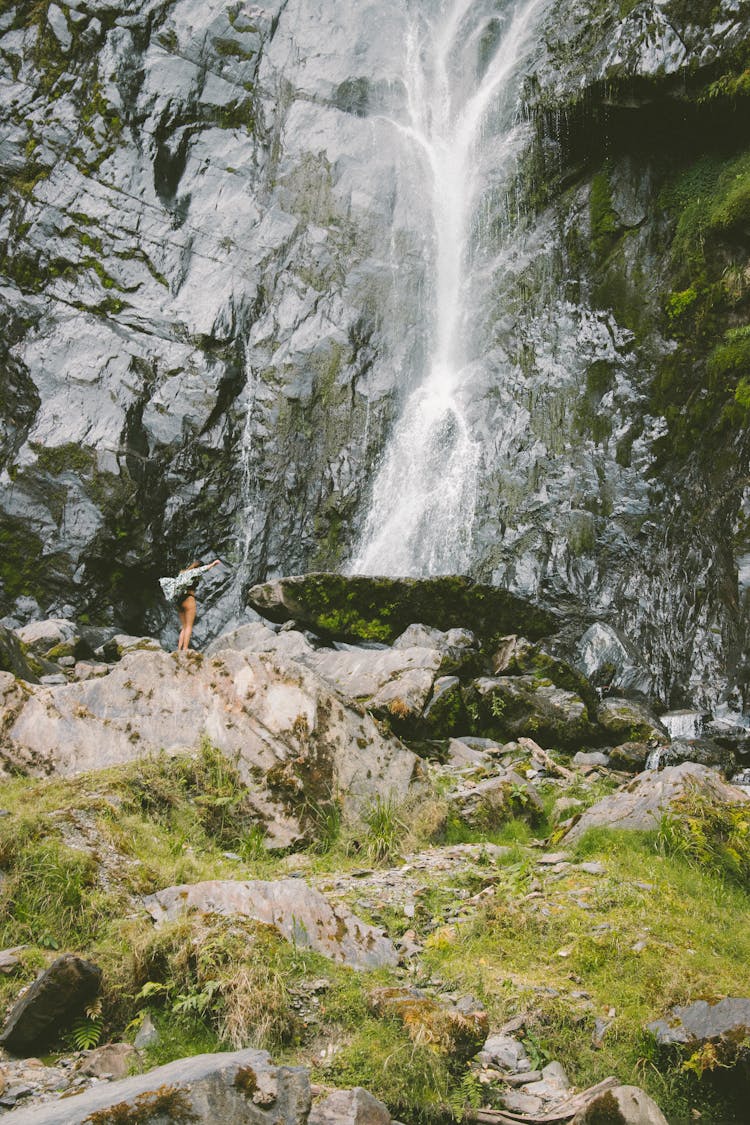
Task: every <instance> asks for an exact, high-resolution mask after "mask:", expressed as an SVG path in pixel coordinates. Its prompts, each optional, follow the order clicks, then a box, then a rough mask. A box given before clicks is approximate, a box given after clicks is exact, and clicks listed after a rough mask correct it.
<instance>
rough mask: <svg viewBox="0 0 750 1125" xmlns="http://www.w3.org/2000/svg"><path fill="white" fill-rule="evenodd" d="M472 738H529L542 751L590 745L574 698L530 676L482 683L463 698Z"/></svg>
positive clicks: (594, 734)
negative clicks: (478, 735) (538, 744)
mask: <svg viewBox="0 0 750 1125" xmlns="http://www.w3.org/2000/svg"><path fill="white" fill-rule="evenodd" d="M464 700H465V706H466V710H467V712H468V714H469V715H470V716H471V719H472V728H473V731H474V733H476V734H481V735H487V736H489V737H491V738H498V739H502V740H507V739H514V738H521V737H526V738H533V739H534V740H535V741H536V742H539V743H540V745H542V746H545V747H565V748H569V749H573V748H578V747H580V746H583V745H589V744H592V743H596V741H597V739H598V737H599V732H598V731H597V728H596V727H595V726H594V725H593V724H592V723H591V721H590V720H589V717H588V712H587V710H586V704H585V703H584V701H583V700H582V699H581V697H580V696H579V695H575V694H574V693H573V692H570V691H564V690H563V689H562V688H557V687H555V686H554V684H552V682H551V681H550V680H546V681H545V680H544V679H541V678H537V677H534V676H497V677H483V678H480V679H478V680H474V682H473V683H472V684H471V685H470V686H469V687H468V688H467V689H466V690H465V692H464Z"/></svg>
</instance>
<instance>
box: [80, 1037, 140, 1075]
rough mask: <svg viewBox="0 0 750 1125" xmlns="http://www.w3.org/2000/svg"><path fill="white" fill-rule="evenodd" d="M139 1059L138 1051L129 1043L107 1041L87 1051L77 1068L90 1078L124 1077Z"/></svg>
mask: <svg viewBox="0 0 750 1125" xmlns="http://www.w3.org/2000/svg"><path fill="white" fill-rule="evenodd" d="M139 1061H140V1059H139V1056H138V1051H137V1050H136V1049H135V1047H133V1046H131V1045H130V1043H107V1044H106V1045H105V1046H104V1047H97V1048H96V1049H95V1050H93V1051H87V1052H86V1056H85V1058H84V1059H83V1060H82V1061H81V1063H80V1065H79V1066H78V1070H79V1071H80V1073H81V1074H85V1075H88V1076H89V1077H91V1078H125V1077H126V1076H127V1075H128V1074H129V1073H130V1072H131V1069H132V1068H133V1066H135V1065H137V1064H138V1063H139Z"/></svg>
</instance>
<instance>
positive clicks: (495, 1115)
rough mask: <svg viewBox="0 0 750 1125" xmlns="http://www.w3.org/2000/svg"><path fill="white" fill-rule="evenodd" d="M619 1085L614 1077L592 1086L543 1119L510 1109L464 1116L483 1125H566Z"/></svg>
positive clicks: (465, 1119)
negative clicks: (598, 1098) (565, 1124)
mask: <svg viewBox="0 0 750 1125" xmlns="http://www.w3.org/2000/svg"><path fill="white" fill-rule="evenodd" d="M619 1085H620V1083H619V1080H618V1079H617V1078H613V1077H612V1076H610V1077H609V1078H605V1079H604V1080H603V1081H602V1082H598V1083H597V1084H596V1086H590V1087H589V1089H588V1090H582V1091H581V1093H580V1094H574V1095H573V1097H572V1098H568V1100H567V1101H566V1102H563V1103H562V1105H559V1106H557V1108H556V1109H554V1110H553V1111H552V1112H551V1113H545V1114H543V1115H542V1116H541V1117H538V1116H535V1115H532V1116H529V1115H528V1114H525V1113H512V1112H511V1110H509V1109H472V1110H469V1111H468V1112H467V1113H466V1114H465V1115H464V1121H477V1122H480V1123H481V1125H564V1122H566V1121H571V1120H572V1119H573V1118H574V1117H575V1115H576V1114H577V1113H580V1111H581V1110H582V1109H585V1108H586V1106H587V1105H588V1104H589V1102H590V1101H593V1100H594V1098H596V1097H598V1096H599V1094H603V1093H604V1092H605V1090H611V1089H613V1088H614V1087H615V1086H619Z"/></svg>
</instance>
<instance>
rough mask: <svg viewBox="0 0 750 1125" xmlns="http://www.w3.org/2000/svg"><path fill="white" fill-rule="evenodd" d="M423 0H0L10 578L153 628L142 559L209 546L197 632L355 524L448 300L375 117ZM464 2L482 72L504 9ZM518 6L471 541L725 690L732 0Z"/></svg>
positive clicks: (729, 671) (321, 553)
mask: <svg viewBox="0 0 750 1125" xmlns="http://www.w3.org/2000/svg"><path fill="white" fill-rule="evenodd" d="M418 7H419V6H418V5H416V6H415V8H414V11H411V10H410V11H405V10H404V6H403V5H401V4H396V3H385V4H382V3H381V4H378V5H374V4H372V5H371V4H364V5H358V6H357V10H356V12H355V11H354V10H353V9H352V7H351V5H347V4H345V3H343V0H281V2H274V3H269V4H268V5H267V6H266V7H265V8H263V9H261V8H258V7H254V6H251V5H243V4H241V3H237V4H233V5H230V6H229V7H226V6H224V5H219V4H215V3H202V4H200V5H198V4H194V3H192V2H190V0H176V2H164V3H155V2H154V3H152V2H149V0H143V2H133V3H131V4H129V5H127V6H123V5H117V6H115V5H110V4H108V3H106V2H101V0H86V2H81V3H79V4H77V5H76V6H74V7H69V6H67V5H63V4H59V5H58V4H55V3H52V4H47V3H43V4H33V5H32V4H31V3H18V4H11V5H6V6H5V7H4V9H3V13H2V15H1V16H0V29H1V30H0V56H1V57H2V60H3V74H4V77H3V79H2V82H1V83H0V93H1V95H2V101H3V105H4V122H5V124H4V125H3V129H2V136H1V143H0V173H1V174H2V185H1V187H2V218H0V256H1V257H2V270H3V275H4V280H3V284H2V287H1V288H0V316H1V317H2V328H3V331H2V344H1V345H0V347H1V348H2V351H1V353H0V363H2V377H3V385H4V390H3V395H2V402H1V403H0V465H1V467H2V481H3V490H2V498H1V499H0V503H1V505H2V523H1V524H0V534H1V535H2V551H1V552H0V580H2V591H1V603H0V608H2V609H3V610H4V611H5V612H6V613H10V614H12V615H15V617H16V619H21V618H23V617H24V616H27V615H28V614H30V613H33V612H34V605H33V602H31V601H29V599H30V598H31V599H35V600H36V602H37V603H38V604H39V605H40V606H41V608H42V610H43V611H44V612H45V613H49V612H52V613H59V612H63V611H64V615H70V614H71V613H73V612H75V613H77V614H79V615H80V614H85V615H88V616H89V617H90V618H91V620H92V621H95V622H96V621H105V620H108V619H113V620H115V621H116V622H117V623H118V624H119V625H121V626H123V627H125V628H127V629H130V630H132V631H140V630H142V629H143V628H144V627H149V628H150V629H152V630H157V629H159V628H161V627H162V625H163V623H164V620H165V611H164V610H163V609H162V608H160V603H159V598H158V587H157V585H156V582H155V579H156V577H157V576H158V575H159V574H163V573H168V572H170V570H173V569H174V568H175V567H176V566H177V565H178V564H179V565H181V564H184V562H185V561H186V559H187V557H188V556H190V557H192V556H193V555H196V554H199V553H203V552H208V551H209V550H212V551H216V552H219V553H222V554H223V555H224V556H226V557H227V558H228V560H229V561H230V562H231V563H232V564H233V570H232V572H231V577H229V578H225V580H224V582H223V584H222V583H220V582H217V585H216V587H215V588H213V589H210V588H209V598H208V601H209V603H210V604H211V609H210V611H209V614H208V616H207V618H206V621H205V628H206V631H208V632H211V631H212V630H215V629H216V628H217V627H218V626H219V625H220V624H222V623H224V622H226V621H227V620H228V619H229V618H230V617H232V616H233V614H234V613H235V612H236V610H237V607H238V605H239V604H240V602H241V595H242V590H243V588H244V587H245V586H246V585H247V584H248V583H249V582H250V581H251V580H257V579H258V578H262V577H265V576H266V575H267V574H274V573H279V572H280V571H285V572H287V573H288V572H293V571H300V570H307V569H311V568H313V567H333V566H341V565H345V564H346V562H347V560H348V559H349V558H351V556H352V555H353V553H354V551H355V547H356V544H357V542H358V539H359V537H360V535H361V533H362V530H363V527H364V523H365V518H366V514H367V510H368V504H369V497H370V490H371V485H372V479H373V474H374V470H375V467H376V465H377V462H378V459H379V458H380V457H381V456H382V454H383V452H384V450H385V449H386V448H387V442H388V436H389V433H390V432H391V429H392V426H393V423H394V421H395V419H396V418H397V417H398V415H399V412H400V410H401V407H402V405H403V402H404V399H405V397H406V395H407V394H408V393H409V391H410V390H412V389H413V388H414V386H415V385H417V384H418V383H419V381H420V379H421V377H422V373H423V371H424V369H425V364H426V362H427V360H426V355H427V352H428V350H429V346H430V337H431V333H432V329H433V317H434V311H433V297H434V294H433V286H434V276H433V275H434V255H435V245H434V237H433V232H432V230H431V227H430V221H429V215H428V214H427V213H426V210H425V206H424V196H425V191H426V189H425V181H424V168H423V162H422V161H421V159H420V157H419V154H418V153H416V152H415V149H414V146H413V145H412V144H410V143H409V138H408V136H406V130H404V129H400V130H399V129H398V128H394V122H396V123H402V124H403V122H404V121H405V120H406V113H407V106H406V101H407V94H406V86H405V83H404V67H405V61H404V59H405V49H406V48H405V44H406V43H407V40H408V37H409V28H410V26H411V22H412V21H413V19H415V18H416V11H417V8H418ZM476 7H477V8H480V7H481V8H482V13H480V14H481V20H480V21H479V24H478V25H477V26H478V27H479V29H480V30H481V34H480V33H479V32H477V35H476V37H475V38H474V39H470V40H469V41H468V42H467V43H466V44H464V46H463V47H462V51H463V55H462V59H463V62H464V63H465V70H466V73H467V74H469V75H470V74H471V73H473V70H474V71H476V73H477V74H481V73H483V72H484V70H485V69H486V67H487V65H488V59H491V57H492V53H493V51H494V50H495V48H496V45H497V43H498V42H499V41H500V40H501V39H502V34H503V28H504V27H505V23H504V20H505V21H507V18H508V13H509V11H510V8H507V9H506V8H505V7H503V6H502V5H498V6H495V5H489V4H488V5H485V6H482V5H481V4H480V5H476ZM485 7H486V11H485V10H484V9H485ZM430 12H431V7H430V5H427V4H425V5H424V13H423V15H424V16H429V15H430ZM534 19H536V20H537V21H538V26H537V29H536V31H535V33H534V37H533V45H532V47H531V48H530V49H529V51H528V52H527V55H526V56H525V58H526V61H525V63H524V67H525V71H526V74H527V77H526V81H525V84H522V82H521V78H522V75H519V80H518V91H519V92H520V101H519V105H518V110H519V114H517V115H516V116H517V120H520V121H526V122H527V124H526V125H525V126H524V127H523V128H521V130H520V132H519V134H518V136H519V139H518V144H517V149H518V153H519V157H518V165H517V175H516V176H515V186H513V185H511V189H510V190H509V189H508V185H507V184H506V183H500V184H499V185H498V184H497V183H496V182H494V181H493V175H494V174H495V173H494V172H493V170H496V168H497V167H498V166H499V165H498V161H499V159H500V158H499V156H498V155H497V153H498V151H499V149H500V147H501V144H500V141H501V137H500V135H499V133H498V129H499V127H500V126H499V125H498V123H497V122H496V121H495V117H497V116H498V115H497V114H495V115H494V116H493V114H492V113H490V116H489V118H488V121H487V125H486V128H485V130H484V133H483V141H482V151H481V162H482V169H483V175H484V177H485V179H484V187H483V190H482V192H481V193H480V196H479V197H478V201H477V213H476V218H475V220H473V221H472V236H471V246H470V253H471V255H472V261H473V263H474V268H473V270H472V271H471V272H470V274H469V277H470V299H469V300H468V302H467V307H470V308H471V310H472V311H471V316H470V317H469V318H468V323H467V325H466V330H465V334H466V338H467V340H470V341H471V348H470V349H469V350H470V353H471V354H470V356H469V364H468V366H467V378H466V382H465V388H464V399H465V403H464V405H465V411H466V417H467V419H468V421H469V423H470V426H471V430H472V433H473V434H474V435H475V439H476V440H477V441H478V443H479V449H480V453H479V461H478V472H477V481H478V487H477V496H476V517H475V521H474V528H473V538H472V543H471V558H472V559H473V565H472V570H473V573H474V575H475V576H476V577H481V578H484V579H490V580H492V581H494V582H497V583H501V584H507V585H509V586H511V587H512V588H513V589H515V590H517V591H519V592H522V593H527V594H529V593H531V594H534V595H539V594H541V595H543V596H544V597H545V598H546V599H547V600H549V601H550V602H552V603H556V604H557V605H559V606H563V607H564V606H568V607H570V606H571V605H575V606H576V607H577V608H578V609H579V610H582V612H583V615H584V616H590V617H594V616H598V617H602V618H604V619H607V620H609V621H611V622H612V623H613V624H616V625H619V626H621V627H623V628H624V629H625V631H626V632H627V633H628V634H629V635H630V637H631V639H632V640H634V641H635V643H636V644H637V645H638V646H639V647H640V648H641V649H642V650H643V652H644V653H645V655H646V657H647V659H648V660H649V662H650V664H651V666H652V668H653V669H654V689H655V691H657V692H658V693H660V694H661V695H662V696H663V697H664V698H667V697H670V696H671V697H672V699H673V701H674V702H681V701H682V700H683V699H684V698H685V697H686V696H693V697H694V698H697V699H698V700H699V701H703V702H706V703H709V704H712V705H715V704H716V703H717V702H718V701H720V700H721V699H722V698H723V697H725V696H727V693H728V692H729V693H731V692H732V690H734V689H736V690H734V695H733V696H732V698H731V705H732V706H733V707H736V708H741V707H742V704H743V700H742V691H743V690H744V688H743V683H744V673H743V670H742V665H743V660H744V656H743V653H744V646H745V633H744V624H743V622H744V603H743V597H744V579H743V576H744V574H745V571H746V569H747V568H746V566H745V560H746V558H747V557H748V555H750V547H748V543H747V541H746V531H745V523H746V521H745V519H744V515H743V513H744V511H745V509H746V508H747V507H748V504H747V503H746V501H745V497H744V492H743V489H744V479H745V477H746V469H747V450H746V440H745V436H744V435H745V430H746V421H747V410H748V408H749V407H750V383H748V382H747V381H746V380H745V377H744V374H743V372H746V370H747V361H748V359H749V358H750V344H748V337H747V335H746V333H745V332H744V326H745V324H746V322H747V320H748V315H747V306H748V302H747V294H748V287H749V286H750V282H749V281H748V277H747V275H748V229H749V228H748V219H747V216H748V214H750V206H749V205H748V199H750V165H748V163H747V160H746V158H745V157H744V156H743V152H744V146H745V145H746V144H747V143H748V138H747V136H746V135H745V134H746V126H745V125H744V118H745V117H746V112H744V113H743V110H744V107H745V101H744V99H745V98H746V96H747V88H748V86H749V85H750V84H749V83H748V82H747V70H746V69H745V67H746V64H747V61H748V60H747V58H746V48H745V47H744V46H743V43H746V41H747V32H748V10H747V5H746V4H742V3H737V2H734V0H723V2H722V3H716V4H708V3H707V4H701V5H695V4H692V5H686V4H683V3H681V0H667V2H664V3H646V2H642V3H640V4H635V5H634V4H632V3H630V2H629V0H627V2H626V0H622V2H621V3H619V4H618V3H616V2H614V0H612V2H608V3H602V2H601V0H591V2H590V3H588V4H583V5H582V4H579V3H576V4H573V3H570V4H564V5H562V6H560V5H557V6H556V7H555V9H554V11H552V9H551V8H549V9H548V10H547V11H546V14H545V10H544V8H543V6H541V5H538V6H537V8H536V9H535V12H534ZM472 67H473V70H472ZM496 180H497V177H496V176H495V181H496ZM493 183H494V186H493ZM725 334H727V335H726V336H725ZM225 573H226V572H225ZM738 573H739V576H740V585H739V588H738ZM19 598H20V599H21V601H20V603H19V601H18V599H19Z"/></svg>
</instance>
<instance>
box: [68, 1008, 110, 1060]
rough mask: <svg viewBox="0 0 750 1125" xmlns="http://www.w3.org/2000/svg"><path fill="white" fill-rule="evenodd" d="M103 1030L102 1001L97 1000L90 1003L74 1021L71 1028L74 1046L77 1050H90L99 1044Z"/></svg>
mask: <svg viewBox="0 0 750 1125" xmlns="http://www.w3.org/2000/svg"><path fill="white" fill-rule="evenodd" d="M103 1030H104V1016H103V1015H102V1002H101V1000H95V1001H94V1003H93V1004H89V1006H88V1008H86V1010H85V1011H84V1014H83V1015H82V1016H79V1017H78V1018H77V1019H76V1020H74V1021H73V1026H72V1027H71V1029H70V1038H71V1040H72V1042H73V1046H74V1047H75V1049H76V1050H77V1051H90V1050H91V1049H92V1048H93V1047H96V1046H98V1044H99V1041H100V1039H101V1037H102V1031H103Z"/></svg>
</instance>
